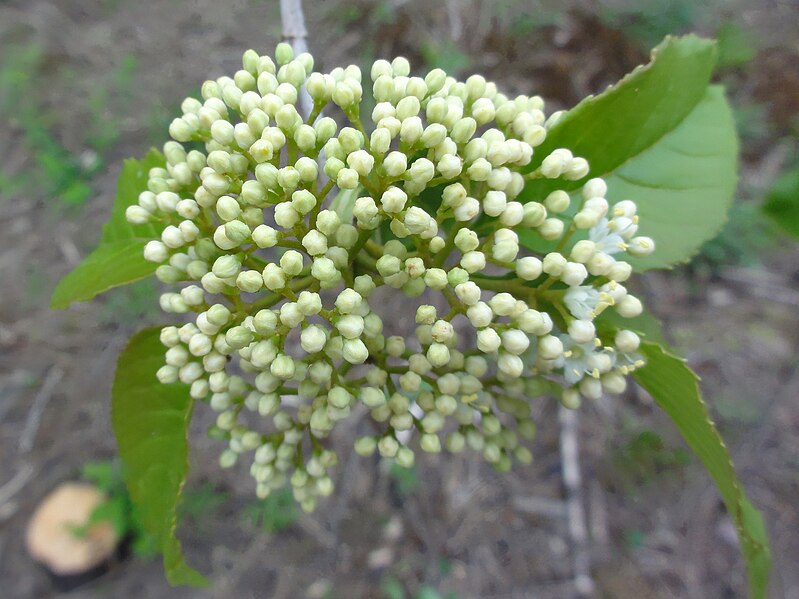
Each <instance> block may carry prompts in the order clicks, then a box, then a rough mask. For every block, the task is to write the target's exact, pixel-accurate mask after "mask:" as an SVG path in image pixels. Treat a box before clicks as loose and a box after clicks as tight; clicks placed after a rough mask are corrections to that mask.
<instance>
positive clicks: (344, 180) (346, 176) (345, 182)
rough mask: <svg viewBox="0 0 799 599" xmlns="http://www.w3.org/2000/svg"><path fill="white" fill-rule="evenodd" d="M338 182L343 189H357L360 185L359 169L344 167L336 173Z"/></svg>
mask: <svg viewBox="0 0 799 599" xmlns="http://www.w3.org/2000/svg"><path fill="white" fill-rule="evenodd" d="M336 184H337V185H338V186H339V187H340V188H341V189H355V188H356V187H358V171H356V170H354V169H351V168H343V169H341V170H340V171H339V172H338V174H337V175H336Z"/></svg>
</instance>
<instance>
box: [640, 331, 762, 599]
mask: <svg viewBox="0 0 799 599" xmlns="http://www.w3.org/2000/svg"><path fill="white" fill-rule="evenodd" d="M641 352H642V353H643V355H644V357H645V358H646V361H647V364H646V366H644V367H643V368H641V369H639V370H636V371H635V373H634V377H635V380H636V381H637V382H638V384H639V385H641V387H643V388H644V389H646V390H647V391H648V392H649V394H650V395H651V396H652V398H653V399H654V400H655V401H656V402H657V404H658V405H659V406H660V407H661V408H662V409H663V411H665V412H666V414H668V415H669V417H670V418H671V419H672V420H673V421H674V424H675V425H677V428H678V429H679V431H680V433H681V434H682V436H683V438H684V439H685V441H686V443H688V446H689V447H690V448H691V449H692V450H693V452H694V453H695V454H696V455H697V457H698V458H699V459H700V460H701V461H702V463H703V464H704V466H705V468H707V470H708V472H709V473H710V476H711V477H713V480H714V481H715V483H716V486H717V487H718V490H719V493H720V494H721V498H722V499H723V500H724V504H725V505H726V506H727V511H728V512H729V514H730V517H731V518H732V519H733V522H734V523H735V527H736V529H737V531H738V539H739V541H740V544H741V549H742V551H743V554H744V557H745V559H746V564H747V570H748V572H749V589H750V594H751V596H752V598H753V599H763V598H765V596H766V588H767V586H768V577H769V571H770V569H771V551H770V549H769V544H768V536H767V533H766V528H765V525H764V523H763V517H762V515H761V514H760V512H759V511H758V510H757V509H756V508H755V507H754V506H753V505H752V503H751V502H750V501H749V498H748V497H747V496H746V492H745V491H744V489H743V487H742V485H741V482H740V481H739V480H738V477H737V475H736V474H735V469H734V467H733V464H732V460H731V459H730V455H729V453H728V452H727V448H726V446H725V445H724V441H723V440H722V438H721V436H720V435H719V433H718V431H717V430H716V427H715V425H714V424H713V421H712V420H711V419H710V415H709V413H708V409H707V406H706V405H705V403H704V401H703V400H702V396H701V394H700V391H699V384H698V381H699V378H698V377H697V376H696V374H694V372H692V371H691V370H690V369H689V368H688V367H687V366H686V365H685V362H684V361H683V360H682V359H681V358H678V357H677V356H674V355H672V354H670V353H668V352H667V351H666V350H665V349H664V348H663V347H661V346H660V345H658V344H656V343H651V342H646V341H645V342H644V343H643V344H642V345H641Z"/></svg>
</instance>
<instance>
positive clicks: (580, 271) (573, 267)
mask: <svg viewBox="0 0 799 599" xmlns="http://www.w3.org/2000/svg"><path fill="white" fill-rule="evenodd" d="M587 277H588V271H587V270H586V268H585V266H583V265H582V264H580V263H578V262H567V263H566V266H564V267H563V272H562V273H561V274H560V280H561V281H563V282H564V283H566V284H567V285H568V286H570V287H576V286H578V285H582V283H583V281H585V279H586V278H587Z"/></svg>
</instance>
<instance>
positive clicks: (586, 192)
mask: <svg viewBox="0 0 799 599" xmlns="http://www.w3.org/2000/svg"><path fill="white" fill-rule="evenodd" d="M607 193H608V186H607V183H605V181H604V180H602V179H600V178H595V179H589V180H588V181H586V182H585V185H583V191H582V196H583V199H585V200H588V199H590V198H604V197H605V195H607Z"/></svg>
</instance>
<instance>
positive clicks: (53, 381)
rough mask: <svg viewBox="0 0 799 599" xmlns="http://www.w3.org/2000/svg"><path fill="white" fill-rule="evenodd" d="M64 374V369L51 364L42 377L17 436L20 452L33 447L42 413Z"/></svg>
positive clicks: (27, 450) (26, 451) (25, 451)
mask: <svg viewBox="0 0 799 599" xmlns="http://www.w3.org/2000/svg"><path fill="white" fill-rule="evenodd" d="M63 376H64V371H63V370H61V368H60V367H59V366H51V367H50V370H48V371H47V376H46V377H45V378H44V383H42V386H41V388H40V389H39V392H38V393H37V394H36V398H35V399H34V400H33V405H32V406H31V409H30V412H28V418H27V420H25V427H24V428H23V429H22V434H21V435H20V437H19V451H20V453H23V454H25V453H28V452H29V451H30V450H31V449H33V442H34V439H35V438H36V432H37V431H38V430H39V425H40V424H41V422H42V414H44V410H45V408H46V407H47V404H48V403H49V401H50V398H52V396H53V392H54V391H55V389H56V387H57V386H58V383H60V382H61V378H62V377H63Z"/></svg>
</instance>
